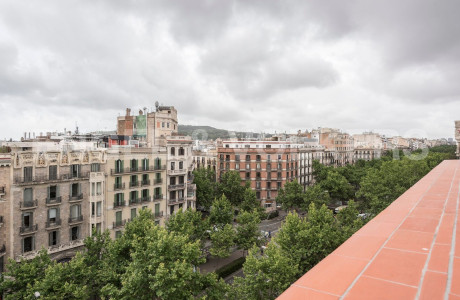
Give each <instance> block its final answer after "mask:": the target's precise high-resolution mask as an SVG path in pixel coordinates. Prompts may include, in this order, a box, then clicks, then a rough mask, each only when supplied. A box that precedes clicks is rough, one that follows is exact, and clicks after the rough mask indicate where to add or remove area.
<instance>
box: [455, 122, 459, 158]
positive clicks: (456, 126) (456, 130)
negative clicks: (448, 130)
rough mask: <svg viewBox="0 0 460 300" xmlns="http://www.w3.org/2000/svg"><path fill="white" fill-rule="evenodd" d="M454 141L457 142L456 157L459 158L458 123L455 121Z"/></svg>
mask: <svg viewBox="0 0 460 300" xmlns="http://www.w3.org/2000/svg"><path fill="white" fill-rule="evenodd" d="M455 140H456V141H457V157H458V158H460V121H455Z"/></svg>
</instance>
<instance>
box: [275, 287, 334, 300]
mask: <svg viewBox="0 0 460 300" xmlns="http://www.w3.org/2000/svg"><path fill="white" fill-rule="evenodd" d="M276 299H277V300H292V299H299V300H303V299H305V300H313V299H315V300H316V299H318V300H336V299H339V297H338V296H333V295H328V294H324V293H321V292H318V291H313V290H310V289H306V288H302V287H299V286H295V285H292V286H291V287H290V288H289V289H287V290H286V291H285V292H284V293H282V294H281V295H280V296H279V297H278V298H276Z"/></svg>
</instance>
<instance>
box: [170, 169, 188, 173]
mask: <svg viewBox="0 0 460 300" xmlns="http://www.w3.org/2000/svg"><path fill="white" fill-rule="evenodd" d="M182 173H187V169H177V170H168V174H182Z"/></svg>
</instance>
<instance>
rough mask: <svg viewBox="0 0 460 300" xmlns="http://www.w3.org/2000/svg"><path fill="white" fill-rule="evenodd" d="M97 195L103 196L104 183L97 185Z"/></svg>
mask: <svg viewBox="0 0 460 300" xmlns="http://www.w3.org/2000/svg"><path fill="white" fill-rule="evenodd" d="M96 193H97V195H98V196H99V195H102V182H98V183H96Z"/></svg>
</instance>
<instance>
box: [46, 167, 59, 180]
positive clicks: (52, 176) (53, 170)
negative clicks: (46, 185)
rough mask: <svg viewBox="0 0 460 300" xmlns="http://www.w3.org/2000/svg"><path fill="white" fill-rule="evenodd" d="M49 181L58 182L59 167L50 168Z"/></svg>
mask: <svg viewBox="0 0 460 300" xmlns="http://www.w3.org/2000/svg"><path fill="white" fill-rule="evenodd" d="M48 174H49V179H50V180H56V179H57V166H49V173H48Z"/></svg>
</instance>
